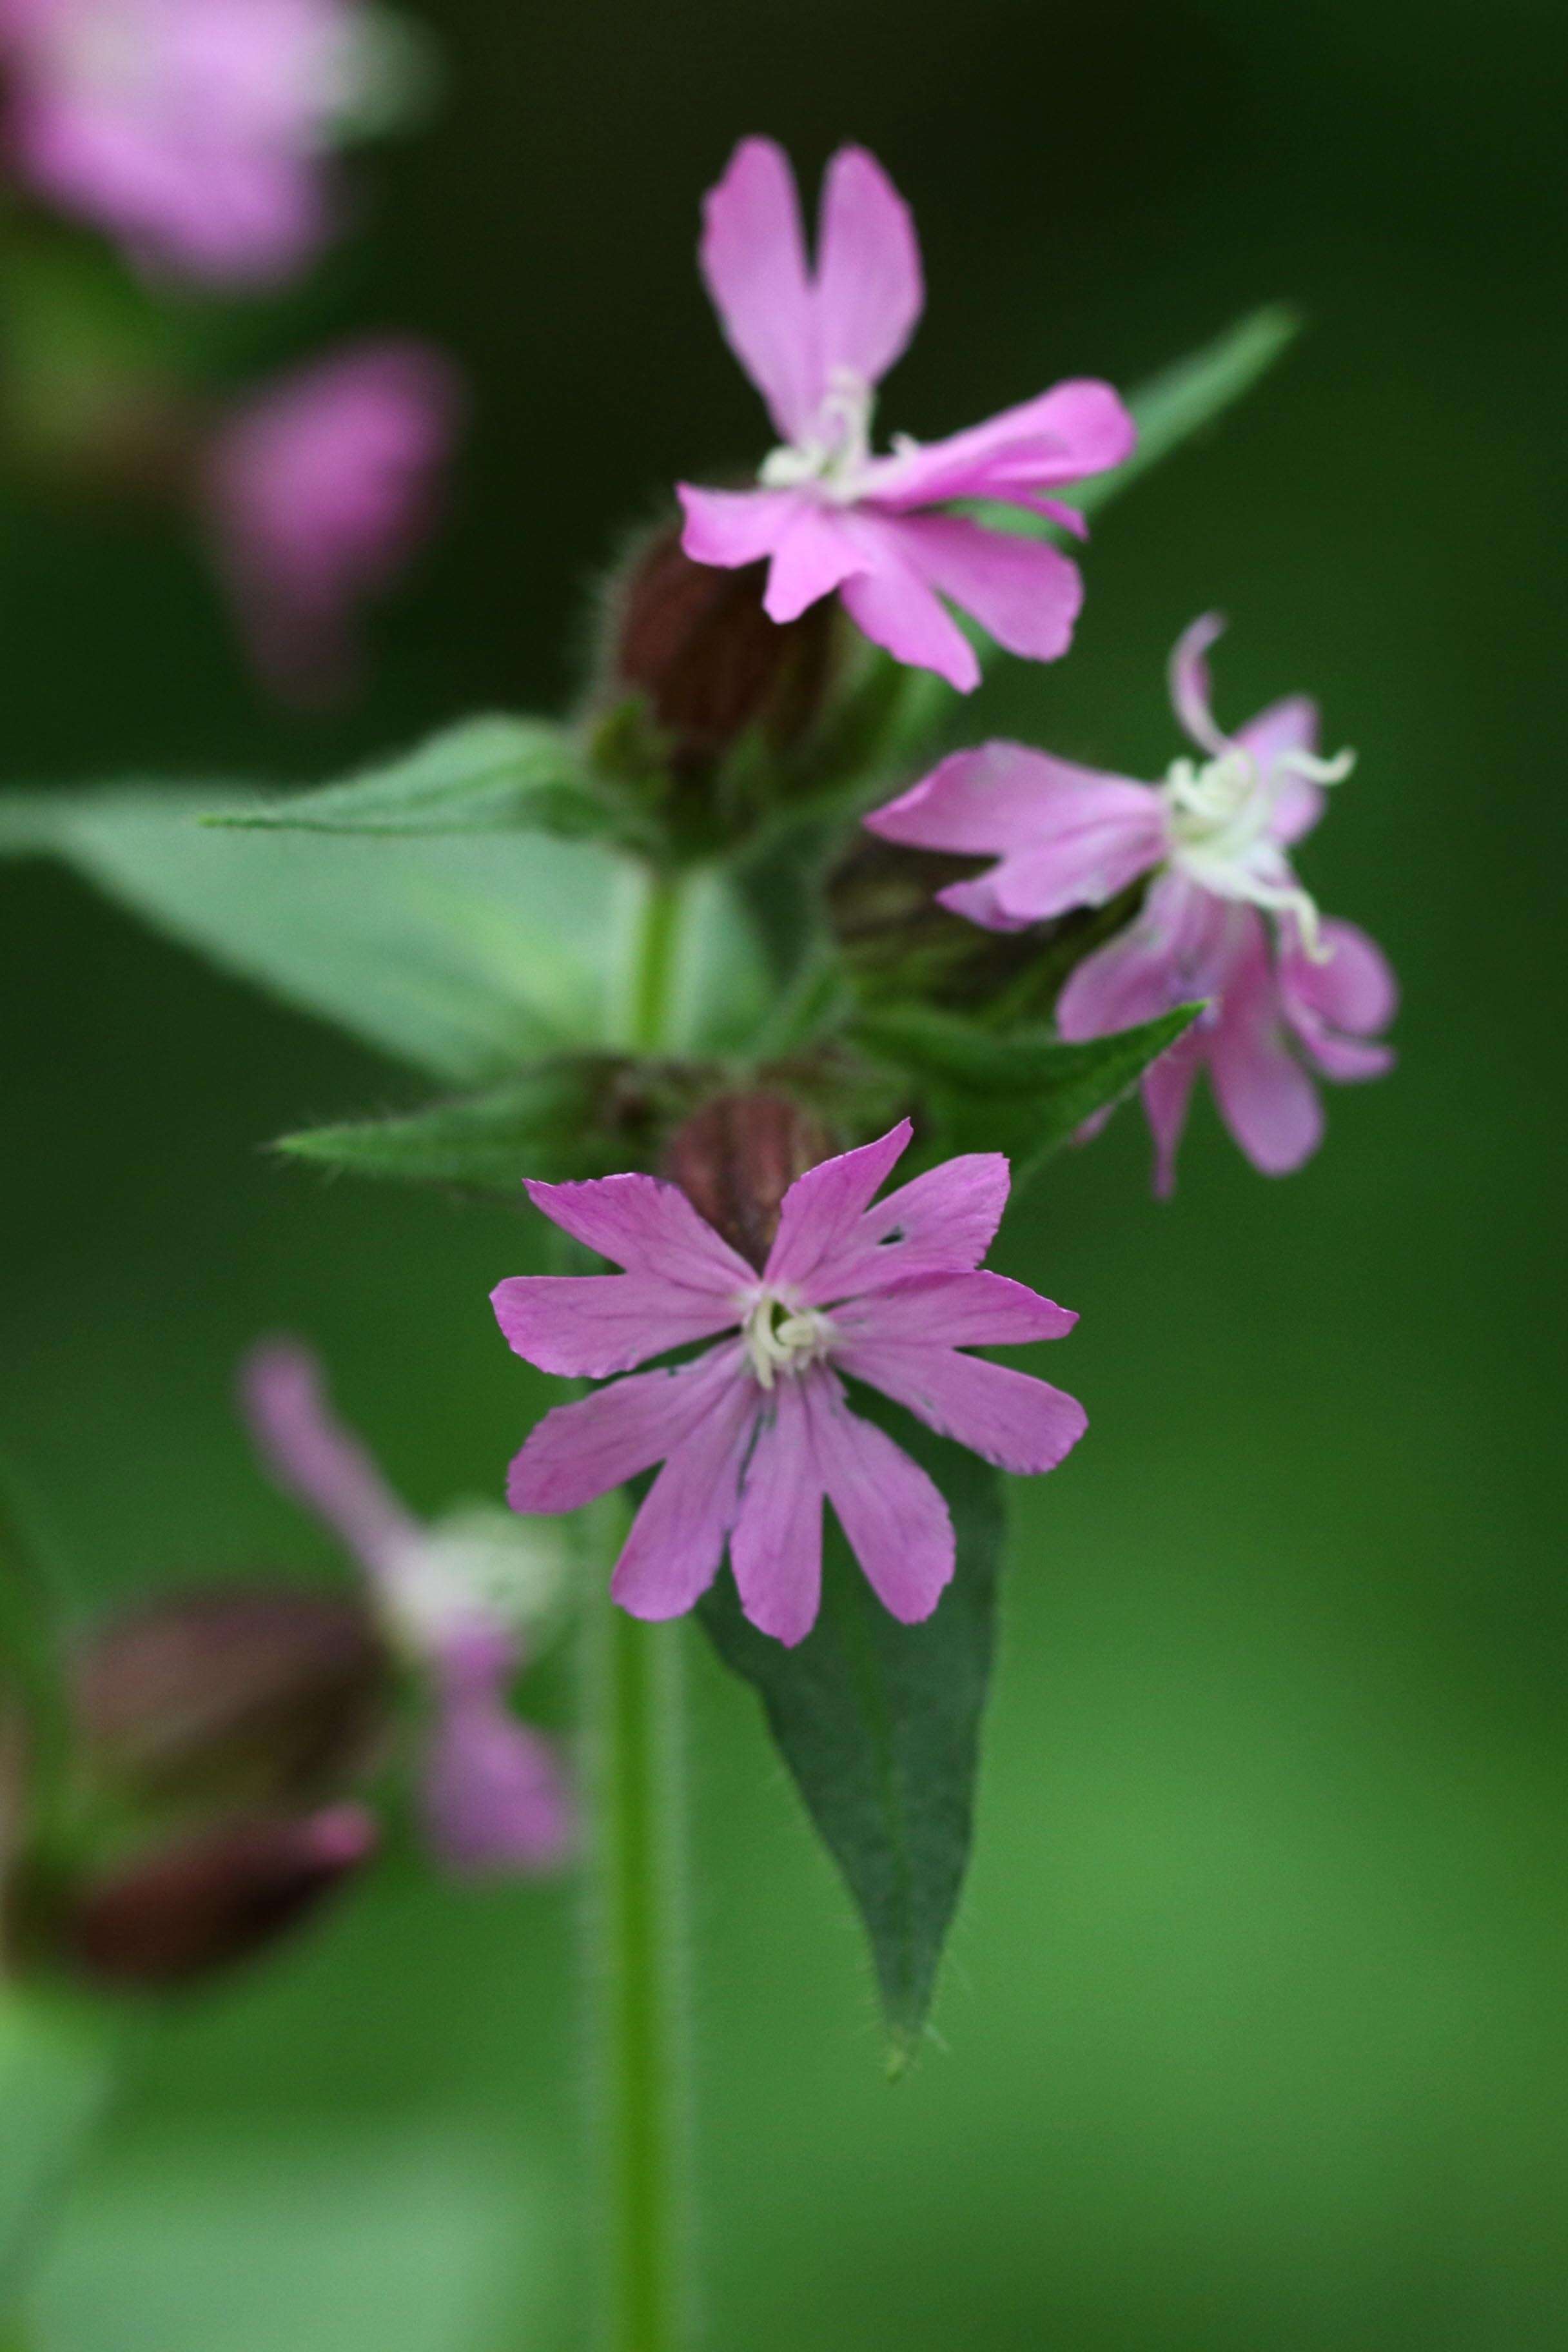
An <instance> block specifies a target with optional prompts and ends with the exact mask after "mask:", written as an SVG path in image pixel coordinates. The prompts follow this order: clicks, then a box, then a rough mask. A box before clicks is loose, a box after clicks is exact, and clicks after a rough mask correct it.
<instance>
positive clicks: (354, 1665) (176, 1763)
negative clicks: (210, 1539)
mask: <svg viewBox="0 0 1568 2352" xmlns="http://www.w3.org/2000/svg"><path fill="white" fill-rule="evenodd" d="M389 1690H390V1683H389V1664H388V1660H387V1657H386V1654H385V1651H384V1648H383V1645H382V1643H381V1642H380V1640H379V1638H378V1637H377V1635H376V1633H375V1632H374V1627H373V1624H372V1622H371V1619H370V1617H369V1614H368V1612H366V1611H365V1610H364V1609H363V1607H361V1606H360V1605H359V1604H357V1603H356V1602H353V1601H342V1600H339V1599H336V1598H334V1597H332V1596H330V1595H327V1594H318V1593H313V1592H308V1591H301V1590H300V1589H299V1588H297V1587H290V1586H289V1585H287V1584H277V1585H269V1586H264V1585H252V1586H222V1585H218V1586H213V1587H209V1588H205V1589H202V1590H196V1591H189V1592H185V1593H182V1594H179V1595H176V1596H175V1597H174V1598H173V1599H168V1600H159V1601H152V1602H149V1603H148V1604H146V1605H145V1606H143V1607H141V1608H137V1609H134V1610H130V1611H127V1612H123V1613H122V1614H121V1615H119V1616H117V1617H115V1618H113V1619H111V1620H110V1622H108V1623H107V1624H106V1625H104V1626H103V1627H102V1628H100V1629H99V1630H97V1631H95V1632H94V1633H93V1634H92V1635H91V1636H90V1638H89V1641H88V1642H87V1643H85V1645H84V1646H83V1648H82V1649H81V1651H80V1652H79V1654H78V1656H77V1658H76V1659H75V1661H74V1662H73V1666H72V1672H71V1699H72V1710H73V1713H74V1715H75V1717H76V1721H77V1727H78V1733H79V1739H80V1741H81V1743H82V1762H83V1768H84V1771H85V1774H86V1777H87V1779H88V1780H89V1783H90V1784H91V1785H92V1786H94V1787H96V1788H99V1789H101V1790H108V1791H110V1792H111V1793H112V1794H113V1796H114V1797H115V1798H116V1799H117V1800H124V1799H126V1798H129V1799H130V1800H131V1801H132V1802H139V1803H141V1804H143V1805H153V1806H181V1807H185V1806H190V1805H197V1806H199V1807H200V1808H201V1809H202V1810H204V1811H216V1810H217V1809H219V1808H228V1807H250V1806H259V1807H262V1808H271V1807H273V1806H292V1805H297V1804H310V1803H313V1802H315V1801H319V1800H320V1799H321V1798H322V1797H324V1796H329V1795H333V1794H335V1793H336V1792H337V1791H338V1790H340V1789H341V1788H342V1787H343V1786H344V1785H345V1784H346V1783H347V1782H348V1781H349V1780H351V1779H352V1778H353V1776H354V1774H355V1773H356V1772H358V1771H359V1770H361V1769H363V1767H364V1766H365V1765H366V1763H367V1762H368V1761H370V1759H371V1758H372V1756H373V1753H374V1748H375V1744H376V1740H377V1736H378V1733H379V1731H380V1728H381V1724H382V1720H383V1717H384V1710H385V1706H386V1704H387V1699H388V1696H389Z"/></svg>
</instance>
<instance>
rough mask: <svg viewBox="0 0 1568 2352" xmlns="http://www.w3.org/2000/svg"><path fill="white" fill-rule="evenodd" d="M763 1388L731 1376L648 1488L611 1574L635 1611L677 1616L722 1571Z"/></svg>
mask: <svg viewBox="0 0 1568 2352" xmlns="http://www.w3.org/2000/svg"><path fill="white" fill-rule="evenodd" d="M758 1393H759V1392H758V1390H757V1387H756V1383H755V1382H754V1381H752V1380H750V1379H749V1378H747V1377H746V1376H745V1375H744V1374H743V1373H738V1374H737V1375H736V1376H735V1377H733V1378H732V1379H731V1381H730V1382H729V1383H728V1385H727V1386H726V1387H725V1388H724V1390H723V1391H721V1393H720V1394H719V1395H718V1396H717V1397H716V1398H715V1399H714V1401H713V1402H712V1404H711V1406H710V1410H709V1411H708V1412H706V1413H705V1414H704V1415H703V1417H702V1419H701V1420H700V1422H699V1423H697V1425H696V1427H695V1428H693V1429H692V1430H691V1431H690V1433H689V1435H687V1436H685V1437H683V1438H682V1439H681V1441H680V1443H679V1444H678V1445H677V1446H676V1447H675V1448H674V1450H673V1452H672V1453H671V1454H670V1456H669V1459H668V1462H667V1463H666V1464H665V1465H664V1468H663V1469H662V1470H661V1471H660V1472H659V1474H658V1477H657V1478H656V1479H655V1480H654V1482H653V1485H652V1486H650V1487H649V1488H648V1491H647V1496H646V1497H645V1499H644V1501H643V1504H642V1507H641V1508H640V1509H639V1510H638V1512H637V1517H636V1518H635V1519H634V1520H633V1521H632V1531H631V1533H630V1535H629V1536H628V1537H627V1538H626V1544H625V1547H624V1549H622V1552H621V1556H620V1558H619V1559H618V1560H617V1561H616V1568H615V1573H614V1575H613V1576H612V1577H611V1579H610V1597H611V1599H612V1600H613V1601H616V1602H617V1603H618V1604H619V1606H620V1607H621V1608H623V1609H625V1610H626V1612H628V1614H629V1615H631V1616H633V1617H651V1618H663V1617H679V1616H681V1615H683V1614H684V1613H685V1612H686V1611H687V1610H688V1609H689V1608H691V1607H692V1605H693V1604H694V1603H695V1602H696V1601H699V1600H700V1598H701V1596H702V1594H703V1593H704V1592H706V1591H707V1590H708V1587H709V1586H710V1584H711V1583H712V1581H713V1579H714V1578H715V1577H716V1576H717V1575H718V1573H719V1564H720V1562H721V1559H723V1557H724V1542H725V1538H726V1537H727V1536H728V1535H729V1532H730V1529H731V1528H732V1527H733V1526H734V1524H735V1516H736V1513H737V1511H738V1509H739V1507H740V1486H741V1471H742V1465H744V1462H745V1459H746V1453H747V1449H748V1447H749V1446H750V1444H751V1442H752V1432H753V1430H754V1429H755V1427H756V1420H757V1399H758Z"/></svg>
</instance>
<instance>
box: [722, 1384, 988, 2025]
mask: <svg viewBox="0 0 1568 2352" xmlns="http://www.w3.org/2000/svg"><path fill="white" fill-rule="evenodd" d="M856 1405H857V1409H860V1408H861V1407H862V1405H864V1406H865V1407H866V1408H867V1410H868V1417H870V1418H875V1419H877V1420H879V1421H884V1420H885V1421H886V1423H887V1424H888V1425H889V1427H890V1428H892V1429H893V1430H894V1432H895V1433H896V1435H897V1438H898V1442H899V1444H900V1445H902V1446H903V1447H904V1448H905V1449H906V1451H907V1452H909V1453H910V1454H914V1455H915V1457H916V1458H917V1459H918V1460H919V1461H920V1462H921V1464H922V1465H924V1467H925V1468H926V1469H927V1470H929V1471H930V1472H931V1475H932V1477H934V1478H935V1480H936V1482H937V1484H938V1485H939V1486H941V1488H942V1492H943V1494H944V1495H945V1496H946V1497H947V1501H948V1507H949V1508H950V1509H951V1511H952V1519H953V1526H954V1528H955V1530H956V1532H957V1536H958V1572H957V1574H956V1576H955V1577H954V1579H953V1581H952V1584H951V1585H950V1586H949V1588H948V1590H947V1591H946V1592H945V1593H944V1594H943V1595H942V1601H941V1603H940V1605H939V1606H938V1608H937V1611H936V1613H935V1615H934V1616H933V1617H931V1618H928V1619H927V1621H926V1622H925V1623H924V1624H923V1625H900V1624H899V1623H898V1622H897V1621H896V1620H895V1619H894V1618H892V1617H889V1614H888V1612H887V1611H886V1610H885V1609H884V1608H883V1607H882V1606H881V1603H880V1602H879V1601H877V1600H876V1598H875V1597H874V1595H873V1594H872V1592H871V1590H870V1588H869V1586H868V1584H867V1582H866V1580H865V1578H864V1576H863V1575H862V1574H861V1572H860V1570H859V1569H858V1566H857V1565H856V1563H855V1561H854V1559H852V1558H851V1556H850V1554H849V1551H848V1548H847V1545H846V1544H845V1542H844V1540H843V1538H842V1536H841V1535H840V1534H839V1532H838V1530H837V1527H833V1526H830V1528H829V1529H828V1542H827V1546H826V1562H825V1570H826V1572H825V1578H824V1587H823V1606H822V1614H821V1616H820V1617H819V1619H818V1621H817V1622H816V1626H815V1627H814V1629H813V1631H812V1632H811V1633H808V1634H807V1636H806V1638H805V1641H804V1642H802V1643H800V1645H799V1646H798V1648H796V1649H793V1650H786V1649H785V1648H784V1645H783V1643H779V1642H774V1641H772V1640H770V1639H769V1637H768V1636H767V1635H766V1634H765V1633H758V1632H757V1630H756V1628H755V1627H754V1626H753V1625H751V1624H749V1623H748V1622H747V1621H746V1619H745V1618H744V1617H743V1616H742V1614H741V1607H740V1602H739V1600H738V1598H737V1596H736V1592H735V1587H734V1583H733V1580H731V1577H730V1576H729V1575H728V1574H725V1575H724V1576H722V1577H721V1579H720V1580H719V1582H718V1583H717V1584H715V1585H713V1586H712V1587H711V1588H710V1591H709V1592H708V1593H707V1595H706V1597H705V1598H704V1599H703V1601H701V1602H700V1604H699V1611H698V1613H699V1615H700V1618H701V1620H702V1622H703V1625H704V1626H705V1627H706V1629H707V1632H708V1633H709V1635H710V1638H711V1640H712V1642H713V1644H714V1647H715V1648H716V1649H717V1651H718V1653H719V1654H720V1656H721V1658H722V1659H723V1661H724V1663H725V1664H726V1665H727V1666H730V1667H731V1668H732V1670H733V1671H734V1672H735V1673H736V1674H738V1675H741V1676H742V1678H743V1679H744V1680H745V1681H747V1682H749V1683H750V1684H751V1685H752V1687H753V1688H754V1689H755V1691H756V1692H757V1695H758V1696H759V1697H760V1698H761V1700H762V1702H763V1712H764V1714H765V1716H766V1717H767V1723H768V1728H769V1730H770V1731H771V1732H772V1734H773V1738H774V1740H775V1741H776V1742H777V1744H778V1748H779V1750H780V1753H781V1754H782V1756H783V1758H784V1763H785V1765H786V1766H787V1767H788V1769H789V1772H790V1775H791V1778H792V1779H793V1780H794V1781H795V1786H796V1788H797V1789H798V1790H799V1791H800V1794H801V1797H802V1799H803V1800H804V1801H805V1809H806V1811H807V1812H808V1813H809V1814H810V1816H811V1819H812V1822H813V1823H814V1824H815V1826H816V1830H817V1832H818V1834H819V1835H820V1837H821V1838H822V1841H823V1843H824V1844H825V1845H826V1847H827V1850H828V1852H829V1853H831V1854H832V1856H833V1858H834V1860H835V1862H836V1863H837V1864H838V1867H839V1869H840V1870H841V1871H842V1873H843V1874H844V1878H845V1880H846V1882H847V1885H848V1888H849V1893H850V1895H851V1897H852V1899H853V1901H854V1904H855V1906H856V1909H857V1910H858V1913H859V1915H860V1917H861V1920H862V1922H863V1924H864V1926H865V1929H866V1933H867V1935H868V1937H869V1939H870V1945H871V1956H872V1959H873V1961H874V1963H875V1966H876V1971H877V1982H878V1987H879V1991H880V1994H881V2000H882V2010H883V2014H884V2016H885V2019H886V2021H887V2027H888V2032H889V2037H890V2040H891V2045H892V2060H893V2063H894V2064H895V2066H898V2065H901V2064H903V2063H905V2062H906V2061H907V2060H908V2059H909V2058H910V2056H911V2055H912V2054H913V2053H914V2050H915V2048H916V2046H917V2044H918V2042H919V2041H920V2038H921V2032H923V2030H924V2026H925V2022H926V2018H927V2016H928V2014H929V2012H930V2009H931V1997H932V1994H933V1992H934V1990H935V1988H936V1980H937V1972H938V1969H939V1967H940V1965H941V1960H942V1947H943V1945H944V1943H945V1941H946V1939H947V1933H948V1929H949V1928H950V1927H951V1926H952V1920H953V1915H954V1913H955V1912H956V1910H957V1908H958V1901H959V1895H960V1894H961V1892H962V1889H963V1874H964V1871H965V1868H966V1866H967V1864H968V1860H969V1848H970V1842H971V1836H972V1832H973V1810H974V1781H975V1774H976V1770H977V1769H978V1764H979V1756H980V1723H981V1717H982V1714H983V1711H984V1705H985V1695H986V1690H987V1687H988V1685H989V1683H990V1677H991V1664H992V1656H993V1652H994V1643H995V1618H996V1590H997V1578H998V1573H999V1570H1000V1566H1001V1557H1002V1539H1003V1507H1002V1490H1001V1480H1000V1478H999V1476H998V1475H997V1473H996V1472H995V1471H994V1470H993V1469H991V1468H990V1467H989V1466H988V1465H986V1464H985V1463H984V1462H980V1461H977V1460H976V1459H975V1457H974V1455H973V1454H966V1453H964V1452H963V1449H962V1447H959V1446H956V1445H953V1444H950V1443H949V1442H948V1441H947V1440H946V1439H945V1438H939V1437H935V1436H933V1435H932V1434H931V1432H930V1431H929V1430H926V1429H924V1428H921V1427H920V1426H919V1425H918V1424H916V1423H913V1422H910V1421H909V1420H908V1419H907V1418H905V1417H904V1416H901V1415H900V1416H895V1415H893V1414H892V1413H890V1412H885V1411H884V1409H882V1408H881V1406H880V1403H879V1401H872V1400H870V1399H862V1398H860V1397H857V1399H856Z"/></svg>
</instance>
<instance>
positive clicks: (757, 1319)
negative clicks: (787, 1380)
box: [742, 1290, 833, 1389]
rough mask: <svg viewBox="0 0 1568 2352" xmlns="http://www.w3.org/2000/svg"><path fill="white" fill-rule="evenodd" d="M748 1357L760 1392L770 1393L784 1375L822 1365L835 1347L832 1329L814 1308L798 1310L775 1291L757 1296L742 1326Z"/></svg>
mask: <svg viewBox="0 0 1568 2352" xmlns="http://www.w3.org/2000/svg"><path fill="white" fill-rule="evenodd" d="M742 1338H743V1339H744V1340H745V1343H746V1357H747V1360H748V1361H749V1363H750V1364H751V1367H752V1371H753V1372H754V1373H755V1374H756V1378H757V1385H758V1386H759V1387H760V1388H764V1389H771V1388H772V1386H773V1382H774V1381H775V1380H776V1379H777V1378H778V1376H779V1374H780V1373H781V1372H784V1373H792V1372H803V1371H804V1370H805V1368H806V1366H807V1365H808V1364H815V1363H820V1361H821V1360H822V1359H823V1357H824V1356H826V1353H827V1351H828V1349H829V1348H830V1347H831V1346H832V1344H833V1326H832V1324H831V1323H830V1322H829V1321H828V1319H827V1318H826V1315H823V1314H821V1313H819V1312H818V1310H817V1309H816V1307H801V1306H798V1305H797V1304H796V1303H795V1301H794V1300H793V1299H790V1298H787V1297H781V1296H780V1294H779V1293H778V1292H777V1291H776V1290H762V1291H759V1292H758V1293H757V1297H756V1301H755V1304H754V1305H753V1306H752V1307H751V1308H750V1310H749V1312H748V1313H747V1316H746V1319H745V1321H744V1323H743V1324H742Z"/></svg>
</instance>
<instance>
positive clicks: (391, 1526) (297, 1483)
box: [239, 1339, 422, 1575]
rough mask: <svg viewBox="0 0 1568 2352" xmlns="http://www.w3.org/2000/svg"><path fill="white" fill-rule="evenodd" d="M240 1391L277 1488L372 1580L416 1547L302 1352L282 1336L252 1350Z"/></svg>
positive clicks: (412, 1529) (407, 1523) (415, 1529)
mask: <svg viewBox="0 0 1568 2352" xmlns="http://www.w3.org/2000/svg"><path fill="white" fill-rule="evenodd" d="M239 1388H240V1405H241V1409H242V1411H243V1412H244V1414H245V1418H246V1421H247V1423H248V1425H249V1429H250V1434H251V1439H252V1441H253V1443H254V1444H255V1445H256V1448H257V1451H258V1453H259V1454H260V1455H261V1457H262V1460H263V1461H264V1462H265V1463H266V1465H267V1466H268V1469H269V1470H270V1471H271V1473H272V1475H273V1476H274V1477H275V1478H276V1479H277V1481H278V1483H279V1486H282V1487H284V1488H285V1489H286V1491H287V1492H288V1493H289V1494H290V1495H294V1496H297V1497H298V1498H299V1500H300V1502H302V1503H304V1504H306V1505H307V1506H308V1507H310V1509H311V1510H313V1511H315V1512H316V1513H317V1514H318V1516H319V1517H321V1518H322V1519H324V1520H325V1521H326V1523H327V1525H328V1527H330V1528H331V1529H332V1531H333V1533H334V1534H335V1535H336V1536H338V1537H339V1538H341V1540H342V1542H343V1543H344V1544H345V1545H346V1546H347V1548H348V1549H349V1550H350V1551H351V1552H352V1553H353V1556H354V1558H355V1559H357V1560H359V1561H360V1562H361V1563H362V1565H363V1567H365V1568H367V1569H368V1570H370V1571H371V1572H372V1574H373V1575H381V1574H382V1573H384V1570H386V1568H387V1565H388V1563H389V1562H390V1561H392V1560H394V1559H398V1558H401V1557H403V1556H404V1555H405V1554H406V1552H407V1550H408V1549H409V1547H410V1546H411V1545H416V1544H417V1543H419V1541H420V1540H421V1533H422V1531H421V1529H420V1527H419V1524H418V1522H417V1520H416V1519H415V1518H414V1517H412V1515H411V1514H410V1513H409V1512H408V1511H407V1510H405V1507H404V1506H403V1505H402V1503H401V1502H399V1500H398V1498H397V1496H395V1494H394V1493H393V1491H392V1489H391V1487H390V1486H388V1485H387V1483H386V1481H385V1479H384V1477H383V1476H382V1475H381V1472H380V1470H379V1469H378V1468H377V1467H376V1465H375V1463H374V1460H373V1459H372V1457H371V1455H370V1454H369V1452H368V1451H367V1449H366V1448H365V1447H364V1446H363V1445H362V1444H361V1443H360V1441H359V1439H358V1438H357V1437H354V1436H353V1434H352V1433H350V1432H349V1431H348V1430H347V1429H345V1428H344V1427H343V1424H342V1422H340V1421H339V1420H338V1418H337V1416H336V1414H335V1413H334V1412H332V1410H331V1406H330V1405H329V1404H328V1402H327V1399H326V1393H325V1390H324V1388H323V1385H322V1381H321V1366H320V1365H319V1364H318V1362H317V1360H316V1359H315V1357H314V1356H313V1355H312V1354H311V1353H310V1349H308V1348H301V1347H299V1346H296V1345H295V1344H294V1343H292V1342H291V1341H289V1340H285V1339H276V1340H271V1341H268V1342H266V1343H265V1344H263V1345H262V1346H260V1347H258V1348H253V1349H251V1351H250V1353H249V1354H248V1355H247V1357H246V1358H245V1360H244V1362H243V1363H242V1364H241V1366H240V1375H239Z"/></svg>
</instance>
